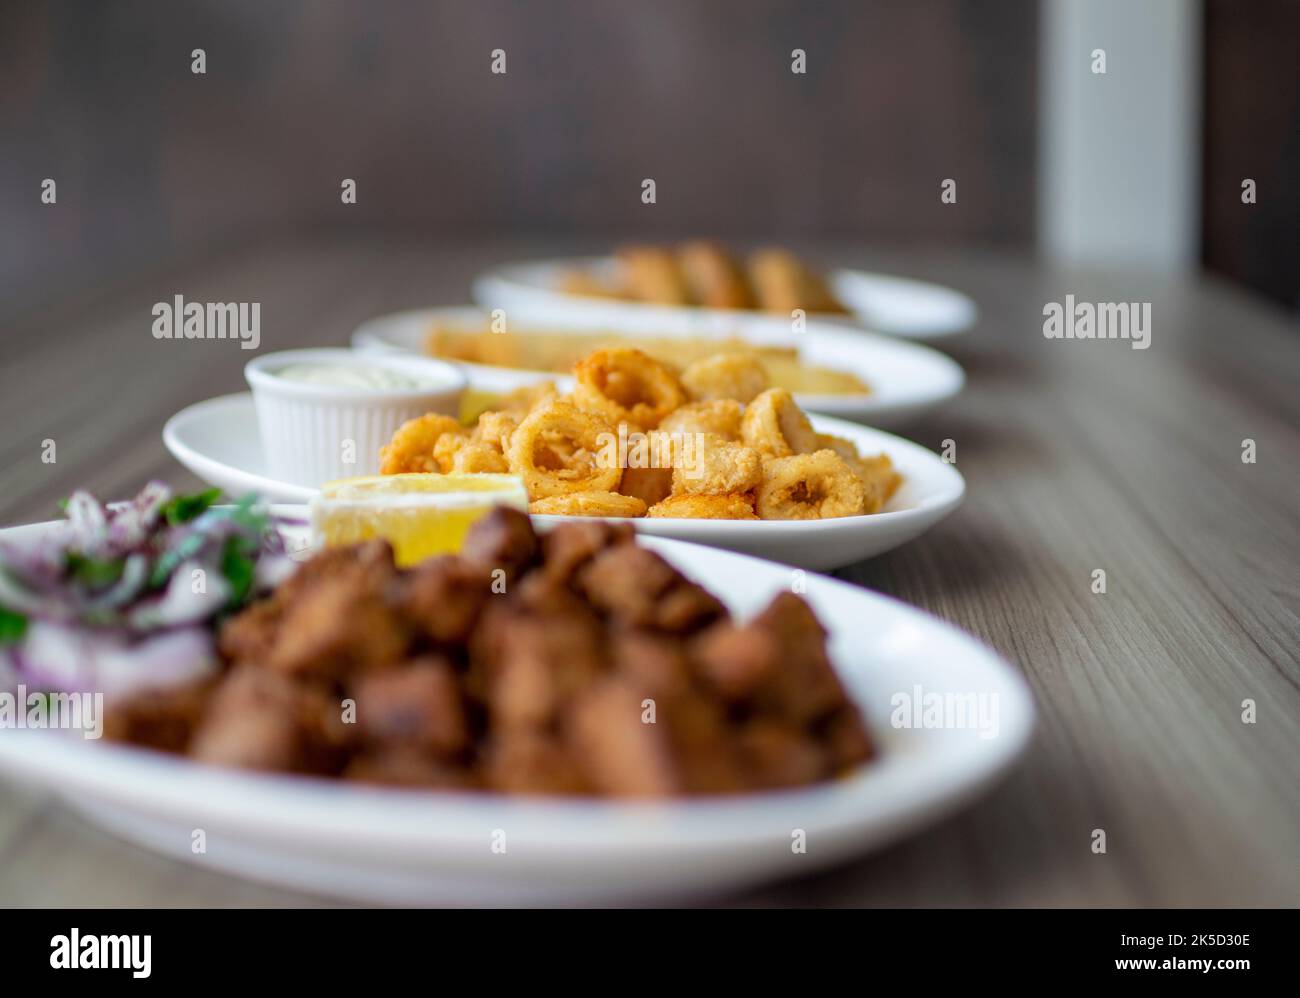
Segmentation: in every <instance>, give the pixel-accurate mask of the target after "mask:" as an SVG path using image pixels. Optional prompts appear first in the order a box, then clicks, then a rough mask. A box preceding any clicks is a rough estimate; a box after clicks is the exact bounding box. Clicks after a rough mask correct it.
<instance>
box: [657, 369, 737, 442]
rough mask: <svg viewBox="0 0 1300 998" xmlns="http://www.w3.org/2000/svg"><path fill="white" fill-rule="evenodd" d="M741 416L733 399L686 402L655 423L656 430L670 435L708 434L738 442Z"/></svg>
mask: <svg viewBox="0 0 1300 998" xmlns="http://www.w3.org/2000/svg"><path fill="white" fill-rule="evenodd" d="M687 370H690V369H689V368H687ZM743 413H744V406H742V405H741V404H740V403H739V402H737V401H736V400H735V399H729V398H726V399H713V400H711V401H708V402H688V403H687V404H686V405H684V406H682V407H681V408H679V409H676V410H674V411H673V412H672V413H670V414H669V415H668V416H667V417H665V418H664V420H663V422H661V423H660V424H659V431H660V432H661V433H669V434H674V435H677V434H683V433H711V434H713V435H714V436H719V437H722V438H724V439H726V440H739V439H740V420H741V416H742V414H743Z"/></svg>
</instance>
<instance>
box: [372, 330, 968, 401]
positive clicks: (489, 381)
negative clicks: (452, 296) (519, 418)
mask: <svg viewBox="0 0 1300 998" xmlns="http://www.w3.org/2000/svg"><path fill="white" fill-rule="evenodd" d="M720 314H724V315H725V316H726V318H727V321H726V323H725V324H721V325H719V326H718V327H717V328H716V329H715V330H714V331H713V332H711V333H710V334H708V335H709V337H710V338H714V337H718V338H722V337H734V338H736V339H742V340H745V341H747V342H751V343H754V344H757V345H760V346H793V347H796V348H797V349H798V351H799V358H800V360H801V361H803V362H804V363H807V364H813V365H816V366H818V367H826V368H831V369H833V370H837V371H844V372H847V373H849V374H852V375H855V376H856V377H858V378H859V379H860V380H861V381H863V382H865V383H866V384H867V385H868V386H869V387H870V388H871V391H870V392H869V393H867V394H854V395H823V394H816V395H810V394H807V393H803V392H797V393H795V400H796V401H797V402H798V403H799V405H800V406H801V407H802V408H803V409H805V410H807V411H809V412H821V413H826V414H827V415H830V416H838V417H839V418H841V419H852V420H856V421H858V422H863V423H870V424H871V425H873V426H897V425H900V424H902V423H904V422H906V421H907V420H909V419H911V418H913V417H915V416H918V415H920V414H921V413H923V412H926V411H928V410H930V409H932V408H934V407H935V406H937V405H939V404H940V403H942V402H944V401H946V400H948V399H950V398H952V397H953V396H955V395H956V394H957V393H958V392H960V391H961V389H962V386H963V385H964V384H965V380H966V376H965V374H964V373H963V372H962V369H961V367H960V366H959V365H958V364H957V362H956V361H954V360H952V358H950V357H948V356H946V355H945V354H942V353H940V352H939V351H937V350H931V349H929V348H928V347H923V346H919V345H917V344H915V343H903V342H900V341H898V340H893V339H890V338H888V337H886V336H876V335H873V334H871V333H865V332H861V331H857V330H852V329H845V328H844V327H842V326H835V325H831V324H828V323H824V322H821V321H820V320H810V321H809V322H808V325H807V328H806V329H804V330H803V331H802V332H799V333H792V332H791V331H790V324H789V323H788V322H784V321H775V322H774V321H773V319H772V318H771V317H770V316H761V315H746V314H744V313H738V312H730V313H720ZM588 318H589V317H588ZM507 321H508V328H509V330H510V332H511V333H512V334H517V335H521V336H526V335H528V333H530V332H538V333H546V332H571V333H580V334H589V335H592V336H593V337H597V338H599V337H605V338H608V337H615V336H629V337H644V336H660V337H663V338H665V339H669V338H680V337H686V336H687V334H684V333H683V332H682V331H681V329H680V328H678V327H669V328H668V329H660V330H657V331H656V329H655V328H654V327H653V326H650V327H645V326H644V325H643V324H642V323H640V322H637V323H632V324H629V323H627V322H626V321H618V322H609V323H596V324H592V323H590V322H589V321H588V320H582V321H579V322H576V323H575V322H571V321H565V320H559V319H557V320H554V321H552V320H534V319H531V318H530V319H526V320H525V319H521V318H519V317H518V315H517V314H516V313H515V311H514V310H511V309H507ZM489 322H490V314H489V313H487V312H485V311H483V310H482V309H480V308H475V307H472V306H469V307H454V308H430V309H421V310H418V311H412V312H398V313H395V314H393V315H385V316H380V317H378V318H375V319H371V320H369V321H368V322H365V323H363V324H362V325H361V326H359V327H357V329H356V331H355V332H353V334H352V345H353V346H354V347H356V348H357V349H359V350H403V351H407V352H411V353H416V354H419V355H421V356H429V354H428V352H427V349H426V341H427V339H428V336H429V332H430V330H431V329H433V328H435V327H436V326H444V327H447V328H451V329H464V330H467V331H468V330H479V329H483V330H486V329H488V328H489ZM689 338H691V339H693V340H695V339H696V337H693V336H691V337H689ZM458 363H461V364H462V366H463V367H464V369H465V373H466V374H467V375H468V377H469V380H470V387H471V388H475V389H478V390H481V391H509V390H510V389H512V388H517V387H519V386H520V385H523V384H530V383H533V382H536V381H541V380H548V379H549V380H554V381H556V382H557V383H559V385H560V390H561V391H567V390H569V388H570V387H571V386H572V379H571V378H569V377H568V376H567V375H556V374H548V373H546V372H538V371H521V370H516V369H512V368H505V367H493V366H489V365H485V364H471V363H464V362H458Z"/></svg>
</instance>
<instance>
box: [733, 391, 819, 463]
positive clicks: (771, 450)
mask: <svg viewBox="0 0 1300 998" xmlns="http://www.w3.org/2000/svg"><path fill="white" fill-rule="evenodd" d="M740 438H741V439H742V440H743V441H744V442H745V443H746V444H747V445H748V446H750V447H753V448H754V450H756V451H759V452H760V453H763V454H768V455H770V456H772V457H789V456H790V455H791V454H809V453H811V452H812V451H815V450H816V449H817V446H818V444H817V434H816V433H815V432H814V431H813V428H812V424H811V423H810V422H808V417H807V416H805V415H804V412H803V410H802V409H800V408H799V406H798V405H796V404H795V401H794V397H793V396H792V395H791V394H790V393H789V392H788V391H786V390H785V389H784V388H769V389H768V390H767V391H765V392H763V394H762V395H760V396H758V398H756V399H754V401H752V402H751V403H749V405H747V406H746V407H745V415H744V416H743V417H741V420H740Z"/></svg>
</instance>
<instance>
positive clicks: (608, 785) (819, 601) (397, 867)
mask: <svg viewBox="0 0 1300 998" xmlns="http://www.w3.org/2000/svg"><path fill="white" fill-rule="evenodd" d="M212 500H213V497H212V495H210V494H207V493H205V494H204V495H203V496H200V497H172V496H169V495H168V494H166V491H165V490H163V489H161V487H156V486H155V487H151V489H150V490H146V492H145V493H142V494H141V496H140V497H138V498H137V500H136V501H134V502H133V503H128V504H117V505H114V506H110V507H101V506H99V505H98V504H96V503H94V501H93V500H91V499H90V498H89V497H87V496H85V495H84V494H80V495H79V496H77V497H74V501H73V502H72V503H70V505H69V513H68V516H69V520H68V521H66V522H62V523H60V524H46V525H34V526H30V527H26V528H21V529H18V530H7V531H3V532H0V552H2V553H3V557H4V560H5V561H4V564H5V578H6V580H7V581H6V585H5V589H4V591H3V592H0V607H2V608H3V612H4V613H5V615H6V616H5V621H6V628H5V643H4V644H2V645H0V669H3V670H6V671H7V682H8V683H9V684H13V683H15V682H17V683H18V684H20V687H19V688H22V687H21V684H24V683H26V684H30V686H31V688H33V689H39V690H40V698H41V699H39V703H40V704H41V705H42V708H41V709H42V710H44V711H46V712H47V714H46V715H45V716H47V717H50V716H57V714H58V711H59V709H60V707H61V705H62V704H64V703H66V702H67V701H68V700H69V699H70V698H72V697H74V696H76V695H79V694H85V693H87V692H89V691H98V692H101V693H105V691H107V692H106V693H105V706H104V711H103V717H102V723H101V724H100V725H99V731H98V733H97V734H98V735H102V737H94V738H87V737H80V736H78V734H77V733H76V732H74V731H49V730H23V731H13V730H8V729H6V730H4V731H3V732H0V768H2V769H3V770H5V771H6V772H8V773H10V774H12V775H14V776H15V777H17V778H20V779H23V780H27V781H30V782H33V783H36V784H38V785H40V786H41V787H43V788H45V789H47V790H51V791H53V792H54V793H56V794H57V795H59V796H60V797H62V798H64V799H65V800H66V801H67V802H68V803H69V804H70V805H71V806H72V807H74V808H76V809H77V810H79V811H81V812H82V813H84V814H85V815H86V816H87V818H88V819H89V820H91V821H92V822H94V823H96V824H99V825H102V826H104V827H105V828H108V829H110V830H111V831H113V832H115V833H116V834H118V835H120V836H122V837H124V838H127V839H129V840H131V841H135V842H138V843H140V844H142V845H144V846H146V847H148V848H151V849H155V850H158V851H160V852H163V853H166V854H168V855H172V856H175V857H177V858H180V859H183V860H185V861H187V862H192V863H197V864H201V865H205V866H208V867H210V868H212V869H217V870H223V871H227V872H230V873H234V874H238V875H241V876H245V877H250V878H253V879H257V880H262V881H266V882H271V883H275V884H279V885H284V886H289V887H293V888H297V889H300V890H305V891H308V892H312V893H317V894H321V895H328V896H333V897H339V898H344V899H350V900H355V901H367V902H375V901H378V902H387V903H396V904H427V903H455V904H500V903H512V904H557V903H566V902H585V903H627V902H631V901H642V902H644V901H653V900H683V899H692V898H695V899H708V898H713V897H717V896H719V895H721V894H724V893H726V892H731V891H736V890H740V889H743V888H746V887H750V886H753V885H757V884H761V883H764V882H767V881H771V880H777V879H782V878H790V877H799V876H804V875H808V874H811V873H813V872H815V871H818V870H821V869H824V868H826V867H827V866H830V865H833V864H836V863H841V862H844V861H846V860H848V859H851V858H852V857H853V856H855V855H859V854H861V853H864V852H867V851H869V850H871V849H875V848H879V847H880V846H882V845H884V844H886V843H888V842H891V841H894V840H897V839H898V838H900V837H902V836H904V835H906V834H908V833H909V832H913V831H915V830H917V829H919V828H920V827H922V826H923V825H925V824H928V823H931V822H933V821H935V820H937V819H938V818H939V817H940V816H942V815H944V814H946V813H949V812H951V811H952V810H954V809H955V808H957V807H959V806H960V805H962V804H963V803H964V802H967V801H969V800H971V799H972V798H974V797H975V796H976V795H977V794H978V793H979V792H980V791H982V790H983V789H985V788H986V787H988V786H989V785H990V784H991V783H992V782H993V781H994V780H995V779H996V778H997V777H998V775H999V774H1001V773H1002V772H1003V771H1004V770H1005V769H1006V768H1007V766H1008V765H1009V764H1010V763H1011V762H1012V761H1013V760H1014V759H1015V758H1016V756H1017V755H1018V754H1019V753H1020V752H1021V751H1022V750H1023V748H1024V747H1025V745H1026V742H1027V740H1028V738H1029V736H1030V733H1031V729H1032V724H1033V708H1032V703H1031V698H1030V695H1029V693H1028V690H1027V688H1026V686H1025V684H1024V682H1023V680H1022V679H1021V678H1020V676H1019V675H1018V673H1017V672H1016V671H1015V670H1013V669H1012V668H1011V667H1009V666H1008V665H1007V664H1006V663H1005V662H1003V661H1002V660H1000V659H999V658H998V657H997V656H996V655H994V654H993V653H992V652H990V651H988V650H987V649H985V648H983V647H982V646H981V645H979V644H978V643H977V642H975V641H974V640H972V639H971V638H968V637H966V636H964V635H962V634H961V633H959V632H958V631H957V630H955V629H954V628H951V627H949V626H947V625H946V624H943V623H941V622H939V621H937V620H935V619H934V618H931V617H929V616H927V615H926V614H924V613H921V612H919V611H917V610H914V609H911V608H909V607H907V606H905V605H903V604H901V603H898V602H896V601H893V600H890V599H887V598H885V597H882V596H879V595H877V594H874V593H871V592H868V591H866V590H863V589H860V588H857V587H853V586H849V585H847V584H844V583H841V582H837V581H835V580H832V579H829V578H825V577H822V576H816V575H810V574H807V573H803V572H793V573H792V572H791V570H789V569H786V568H782V567H779V566H776V565H773V564H771V563H768V562H763V561H759V560H756V559H753V558H749V557H746V556H743V555H739V554H735V553H732V552H725V551H718V550H714V549H710V548H706V547H700V546H696V545H693V544H688V543H683V542H679V541H672V540H666V539H661V538H637V537H636V536H635V534H634V533H633V531H632V530H631V528H630V527H628V526H627V525H626V524H611V523H607V522H603V521H599V520H589V521H585V522H575V523H564V524H558V525H555V526H553V527H551V528H549V529H546V528H542V529H539V528H538V526H537V525H535V524H534V523H533V522H532V521H530V519H529V517H528V516H527V514H525V513H522V512H520V511H517V510H511V509H506V508H503V507H499V508H497V509H495V510H494V511H492V512H490V513H489V514H487V515H486V516H484V517H482V518H481V519H479V520H478V521H477V522H476V523H475V524H474V525H473V526H472V527H471V528H470V531H469V533H468V535H467V536H466V537H465V540H464V543H463V545H462V546H461V548H460V550H459V552H458V553H456V554H448V555H444V556H440V557H435V558H429V559H426V560H424V561H421V562H419V563H418V564H415V565H411V566H409V567H398V565H397V564H395V562H394V557H393V551H392V549H391V548H390V547H389V546H388V544H387V543H386V542H385V541H383V540H373V541H369V542H365V543H361V544H354V545H342V546H334V547H328V548H325V549H324V550H315V549H313V548H311V547H310V546H304V543H303V542H304V536H303V531H302V526H301V523H300V517H295V516H294V515H293V514H294V511H292V510H278V511H277V513H278V515H277V516H275V517H271V516H269V514H268V513H267V512H266V511H265V510H264V509H263V508H262V507H258V506H256V505H250V504H249V503H248V502H243V503H239V504H236V505H234V506H220V505H214V504H213V501H212ZM290 551H292V552H294V554H293V558H292V559H290V560H291V561H295V563H294V564H291V565H287V566H286V562H285V558H286V557H287V554H286V552H290ZM232 552H233V556H232ZM88 565H93V566H94V568H93V570H90V569H88V568H87V566H88ZM197 570H204V571H206V572H208V573H209V574H210V577H211V583H210V585H208V586H205V587H204V588H203V595H202V596H200V595H198V590H197V589H196V587H195V586H194V583H193V580H194V579H195V578H197V576H195V575H194V572H195V571H197ZM178 628H181V629H184V630H185V632H186V633H187V634H188V638H187V641H186V647H187V648H188V649H189V652H188V654H189V658H188V660H187V661H188V663H189V664H188V666H187V668H186V669H184V670H177V669H176V668H174V667H173V668H170V669H163V668H161V666H160V663H161V662H164V661H171V662H172V664H173V666H174V659H175V656H176V652H175V650H174V649H171V645H170V644H168V642H171V641H172V637H171V635H172V633H173V631H175V630H176V629H178ZM145 648H148V649H149V654H148V655H147V656H146V655H145V654H144V651H143V649H145ZM69 649H76V653H75V654H74V653H73V652H72V651H70V650H69ZM28 702H30V703H33V704H36V703H37V702H38V701H37V699H35V698H32V699H30V700H29V701H28ZM33 709H34V708H33ZM28 727H31V728H38V727H40V725H37V724H34V723H33V724H31V725H28ZM198 842H201V843H202V848H197V847H196V843H198Z"/></svg>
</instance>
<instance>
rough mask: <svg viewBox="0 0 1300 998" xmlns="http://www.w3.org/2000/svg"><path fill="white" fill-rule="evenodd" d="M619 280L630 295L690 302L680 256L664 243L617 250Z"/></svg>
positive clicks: (665, 301) (646, 299)
mask: <svg viewBox="0 0 1300 998" xmlns="http://www.w3.org/2000/svg"><path fill="white" fill-rule="evenodd" d="M614 256H615V259H616V260H617V262H618V269H619V277H620V283H621V285H622V287H623V290H624V292H625V293H626V294H627V295H628V297H630V298H635V299H637V300H638V301H644V302H653V303H654V304H657V305H689V304H690V303H691V298H690V292H689V291H688V290H687V287H686V281H685V279H684V278H683V277H682V272H681V268H680V267H679V266H678V265H677V258H676V257H675V256H674V255H673V252H672V251H671V250H669V249H665V248H664V247H662V246H624V247H622V248H621V249H619V250H618V252H617V253H615V254H614Z"/></svg>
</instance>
